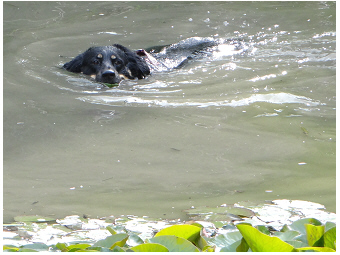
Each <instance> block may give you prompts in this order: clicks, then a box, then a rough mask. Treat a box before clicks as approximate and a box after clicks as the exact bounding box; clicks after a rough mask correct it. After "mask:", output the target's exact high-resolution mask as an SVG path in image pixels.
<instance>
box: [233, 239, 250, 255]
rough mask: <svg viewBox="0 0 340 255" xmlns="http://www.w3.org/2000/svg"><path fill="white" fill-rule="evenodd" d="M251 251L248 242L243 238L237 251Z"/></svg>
mask: <svg viewBox="0 0 340 255" xmlns="http://www.w3.org/2000/svg"><path fill="white" fill-rule="evenodd" d="M248 250H249V245H248V243H247V242H246V240H245V239H244V238H243V237H242V239H241V243H240V245H239V246H237V248H236V251H237V252H247V251H248Z"/></svg>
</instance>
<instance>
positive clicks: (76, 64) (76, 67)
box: [63, 52, 85, 73]
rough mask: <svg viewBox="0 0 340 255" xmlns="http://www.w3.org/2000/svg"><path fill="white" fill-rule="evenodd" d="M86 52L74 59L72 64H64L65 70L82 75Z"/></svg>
mask: <svg viewBox="0 0 340 255" xmlns="http://www.w3.org/2000/svg"><path fill="white" fill-rule="evenodd" d="M84 55H85V52H84V53H82V54H79V55H78V56H76V57H75V58H74V59H72V60H71V61H70V62H67V63H66V64H64V66H63V68H65V69H66V70H67V71H70V72H74V73H80V72H81V67H82V66H83V60H84Z"/></svg>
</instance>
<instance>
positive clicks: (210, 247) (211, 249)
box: [202, 245, 215, 252]
mask: <svg viewBox="0 0 340 255" xmlns="http://www.w3.org/2000/svg"><path fill="white" fill-rule="evenodd" d="M202 251H204V252H215V246H210V245H207V246H205V247H203V249H202Z"/></svg>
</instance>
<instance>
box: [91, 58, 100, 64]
mask: <svg viewBox="0 0 340 255" xmlns="http://www.w3.org/2000/svg"><path fill="white" fill-rule="evenodd" d="M91 64H92V65H99V64H100V62H99V60H98V59H93V60H92V61H91Z"/></svg>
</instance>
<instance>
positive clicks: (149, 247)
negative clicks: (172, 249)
mask: <svg viewBox="0 0 340 255" xmlns="http://www.w3.org/2000/svg"><path fill="white" fill-rule="evenodd" d="M129 250H132V251H134V252H168V251H169V250H168V249H167V248H166V247H165V246H163V245H161V244H158V243H144V244H140V245H137V246H135V247H132V248H130V249H129Z"/></svg>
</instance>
